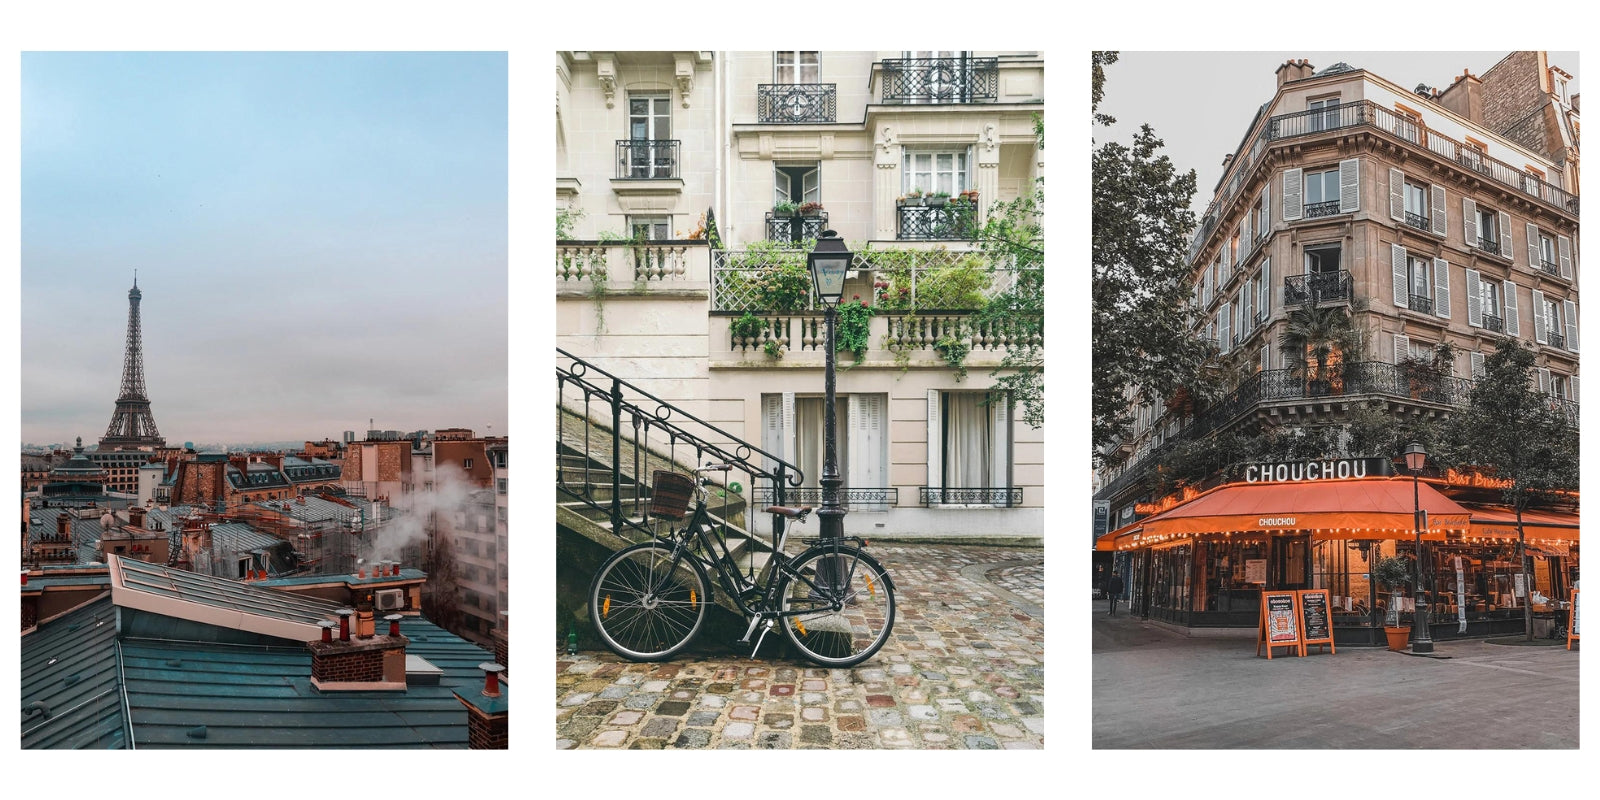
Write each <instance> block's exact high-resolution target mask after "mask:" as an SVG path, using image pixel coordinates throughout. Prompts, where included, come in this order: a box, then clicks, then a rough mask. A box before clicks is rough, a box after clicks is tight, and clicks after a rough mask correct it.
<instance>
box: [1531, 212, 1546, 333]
mask: <svg viewBox="0 0 1600 800" xmlns="http://www.w3.org/2000/svg"><path fill="white" fill-rule="evenodd" d="M1542 255H1543V254H1542V253H1540V252H1539V226H1538V225H1535V224H1533V223H1531V222H1530V223H1528V267H1529V268H1530V269H1538V268H1539V262H1540V261H1541V260H1543V258H1542ZM1534 310H1535V311H1537V310H1538V308H1537V307H1535V308H1534Z"/></svg>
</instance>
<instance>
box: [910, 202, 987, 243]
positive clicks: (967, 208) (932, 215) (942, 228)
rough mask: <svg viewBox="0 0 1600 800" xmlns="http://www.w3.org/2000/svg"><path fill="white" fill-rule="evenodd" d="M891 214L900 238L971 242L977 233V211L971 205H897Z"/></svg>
mask: <svg viewBox="0 0 1600 800" xmlns="http://www.w3.org/2000/svg"><path fill="white" fill-rule="evenodd" d="M895 212H896V215H895V216H896V218H897V219H898V221H899V228H898V231H897V234H898V236H897V238H900V239H971V238H972V237H973V236H974V235H975V234H976V232H977V225H976V223H977V217H978V215H977V208H976V207H975V206H971V205H951V204H946V205H944V206H942V207H933V206H899V207H897V208H896V209H895Z"/></svg>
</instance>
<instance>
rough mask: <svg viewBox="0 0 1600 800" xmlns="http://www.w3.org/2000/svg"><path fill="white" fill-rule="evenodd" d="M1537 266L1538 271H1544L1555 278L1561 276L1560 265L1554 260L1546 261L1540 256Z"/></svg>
mask: <svg viewBox="0 0 1600 800" xmlns="http://www.w3.org/2000/svg"><path fill="white" fill-rule="evenodd" d="M1538 267H1539V271H1541V272H1544V273H1545V274H1547V275H1550V276H1551V277H1555V278H1559V277H1561V267H1560V265H1558V264H1556V262H1554V261H1546V260H1544V259H1542V258H1541V259H1539V264H1538Z"/></svg>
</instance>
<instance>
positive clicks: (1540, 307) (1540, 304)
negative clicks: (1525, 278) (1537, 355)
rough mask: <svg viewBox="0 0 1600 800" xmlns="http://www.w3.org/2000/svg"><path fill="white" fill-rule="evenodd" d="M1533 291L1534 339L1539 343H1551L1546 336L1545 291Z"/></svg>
mask: <svg viewBox="0 0 1600 800" xmlns="http://www.w3.org/2000/svg"><path fill="white" fill-rule="evenodd" d="M1532 291H1533V340H1534V341H1536V342H1538V343H1539V344H1549V340H1548V339H1547V338H1546V336H1545V326H1546V325H1547V324H1548V323H1547V321H1546V320H1545V318H1544V292H1541V291H1539V290H1538V289H1534V290H1532Z"/></svg>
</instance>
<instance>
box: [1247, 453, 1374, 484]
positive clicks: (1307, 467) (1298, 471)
mask: <svg viewBox="0 0 1600 800" xmlns="http://www.w3.org/2000/svg"><path fill="white" fill-rule="evenodd" d="M1391 472H1392V469H1391V467H1390V464H1389V461H1388V460H1387V459H1383V458H1325V459H1321V460H1317V461H1292V462H1281V463H1268V464H1248V465H1246V466H1245V468H1244V480H1245V483H1287V482H1295V481H1332V480H1347V479H1350V478H1366V477H1376V476H1380V475H1388V474H1391Z"/></svg>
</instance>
